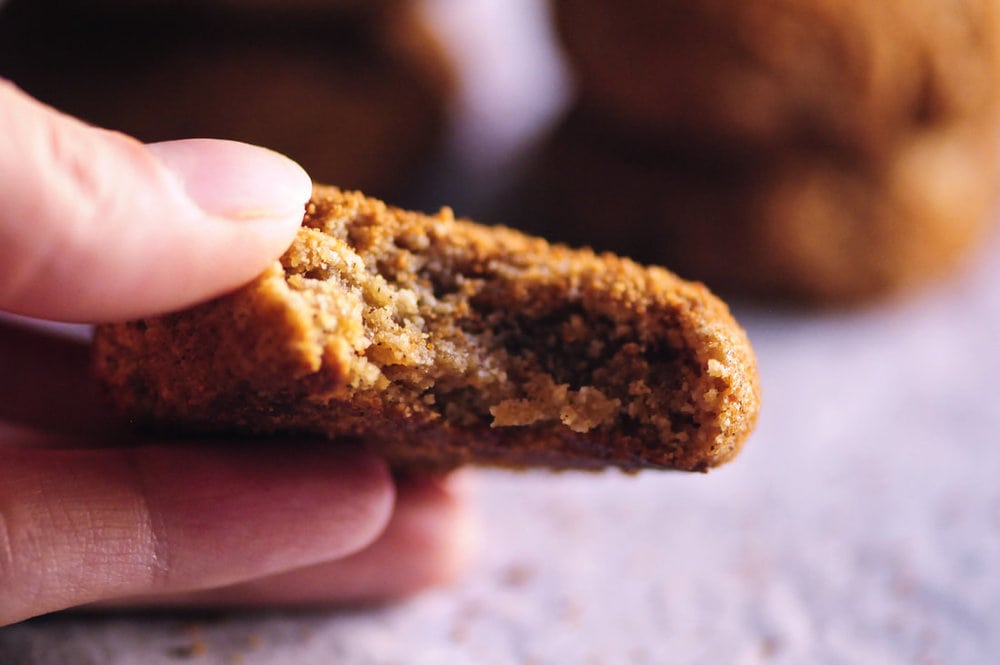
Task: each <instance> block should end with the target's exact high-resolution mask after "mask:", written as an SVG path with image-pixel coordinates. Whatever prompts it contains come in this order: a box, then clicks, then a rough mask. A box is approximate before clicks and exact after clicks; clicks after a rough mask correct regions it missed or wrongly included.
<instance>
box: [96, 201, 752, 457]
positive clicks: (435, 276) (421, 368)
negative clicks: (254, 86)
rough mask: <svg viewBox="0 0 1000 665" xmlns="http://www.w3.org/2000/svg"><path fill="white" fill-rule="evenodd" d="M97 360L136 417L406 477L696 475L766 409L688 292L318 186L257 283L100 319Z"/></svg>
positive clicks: (659, 275) (746, 364)
mask: <svg viewBox="0 0 1000 665" xmlns="http://www.w3.org/2000/svg"><path fill="white" fill-rule="evenodd" d="M94 359H95V369H96V374H97V376H98V377H99V378H100V380H101V382H102V383H103V384H104V386H105V387H106V388H107V391H108V393H109V394H110V396H111V398H112V399H113V400H114V401H115V402H116V403H117V405H118V406H119V407H120V408H121V409H122V410H123V411H124V412H125V413H126V414H129V415H130V416H132V417H134V418H137V419H140V420H144V421H147V422H150V423H158V424H161V425H167V426H170V427H180V428H186V429H193V430H208V431H223V432H229V433H244V434H245V433H253V434H276V433H296V434H312V435H321V436H325V437H329V438H330V439H332V440H334V441H335V443H336V445H342V446H357V447H361V448H364V449H367V450H372V451H375V452H377V453H378V454H381V455H384V456H385V457H387V458H388V459H389V460H390V462H391V463H392V464H393V465H395V466H396V467H397V468H404V469H422V470H428V469H447V468H453V467H456V466H459V465H462V464H470V463H474V464H486V465H495V466H502V467H513V468H522V467H528V466H544V467H551V468H557V469H570V468H575V469H600V468H604V467H608V466H616V467H620V468H623V469H626V470H637V469H642V468H659V469H682V470H690V471H703V470H705V469H707V468H709V467H712V466H715V465H718V464H720V463H722V462H725V461H727V460H729V459H730V458H732V457H733V456H734V455H735V454H736V453H737V452H738V450H739V449H740V446H741V445H742V443H743V441H744V439H745V438H746V437H747V436H748V434H749V433H750V431H751V430H752V428H753V426H754V423H755V421H756V416H757V410H758V401H759V388H758V378H757V373H756V364H755V359H754V355H753V351H752V349H751V347H750V345H749V343H748V341H747V338H746V335H745V333H744V331H743V330H742V329H741V328H740V327H739V325H738V324H737V323H736V322H735V321H734V320H733V318H732V316H731V315H730V313H729V310H728V309H727V307H726V306H725V305H724V304H723V303H722V302H721V301H719V300H718V299H717V298H715V297H714V296H713V295H711V294H710V293H709V292H708V290H707V289H706V288H705V287H704V286H702V285H700V284H693V283H689V282H685V281H682V280H680V279H679V278H677V277H676V276H675V275H673V274H672V273H670V272H668V271H666V270H664V269H662V268H657V267H643V266H640V265H638V264H636V263H633V262H632V261H630V260H627V259H622V258H618V257H615V256H612V255H608V254H604V255H597V254H594V253H593V252H591V251H589V250H574V249H569V248H567V247H564V246H559V245H550V244H549V243H547V242H545V241H544V240H541V239H538V238H532V237H529V236H526V235H523V234H521V233H519V232H516V231H513V230H511V229H507V228H503V227H486V226H481V225H478V224H475V223H472V222H469V221H463V220H456V219H454V218H453V216H452V213H451V211H450V210H448V209H444V210H442V211H441V212H439V213H438V214H437V215H435V216H427V215H422V214H418V213H413V212H406V211H403V210H399V209H395V208H391V207H387V206H386V205H385V204H383V203H381V202H380V201H377V200H374V199H369V198H365V197H364V196H363V195H361V194H358V193H351V192H342V191H340V190H338V189H335V188H330V187H317V188H316V189H315V192H314V196H313V199H312V201H311V203H310V204H309V206H308V208H307V212H306V215H305V220H304V224H303V227H302V229H301V230H300V232H299V234H298V236H297V238H296V239H295V241H294V243H293V244H292V246H291V247H290V249H289V250H288V251H287V252H286V253H285V255H284V256H283V257H282V258H281V260H280V262H278V263H275V264H274V265H273V266H272V267H271V268H270V269H269V270H267V271H266V272H265V273H264V274H263V275H261V276H260V277H259V278H258V279H257V280H256V281H254V282H253V283H251V284H250V285H248V286H246V287H244V288H242V289H240V290H238V291H236V292H234V293H232V294H230V295H227V296H224V297H222V298H219V299H217V300H215V301H212V302H209V303H206V304H203V305H200V306H197V307H194V308H192V309H190V310H187V311H184V312H179V313H176V314H170V315H166V316H163V317H159V318H152V319H145V320H140V321H133V322H129V323H122V324H115V325H104V326H100V327H99V328H98V330H97V333H96V337H95V341H94Z"/></svg>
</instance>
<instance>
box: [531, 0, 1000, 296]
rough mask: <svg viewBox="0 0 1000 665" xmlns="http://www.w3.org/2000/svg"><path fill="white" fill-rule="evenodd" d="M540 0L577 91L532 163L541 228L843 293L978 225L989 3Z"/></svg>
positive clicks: (685, 270) (889, 286)
mask: <svg viewBox="0 0 1000 665" xmlns="http://www.w3.org/2000/svg"><path fill="white" fill-rule="evenodd" d="M555 16H556V19H557V22H558V26H559V32H560V34H561V36H562V38H563V41H564V43H565V45H566V49H567V52H568V54H569V56H570V61H571V65H572V66H573V67H574V68H575V70H576V73H577V77H578V82H579V93H580V104H579V106H580V109H578V110H576V111H575V112H574V113H573V114H571V117H570V118H569V119H568V120H567V121H566V122H565V123H564V126H563V127H561V128H560V129H558V130H557V132H556V137H555V138H554V139H553V140H552V142H551V145H549V146H548V147H547V148H546V150H545V152H546V154H545V156H544V157H543V160H542V162H543V165H542V166H541V167H540V171H539V173H538V174H536V175H535V176H534V179H535V181H536V186H537V189H538V190H539V191H540V192H542V197H541V198H543V199H546V202H545V206H544V207H543V213H542V214H541V215H540V216H539V219H541V220H543V221H544V222H545V223H546V224H551V223H553V222H554V221H557V220H560V219H561V220H562V227H561V228H557V229H553V228H544V229H542V230H543V231H544V232H546V233H547V234H550V235H552V236H553V237H555V238H557V239H567V240H570V241H572V242H586V243H591V244H593V245H595V246H596V247H598V248H601V249H610V250H614V251H618V252H624V253H626V254H629V255H632V256H634V257H636V258H638V259H641V260H644V261H652V262H657V263H660V262H662V263H665V264H667V265H670V266H671V268H673V269H675V270H677V271H678V272H679V273H680V274H682V275H683V276H685V277H688V278H692V279H701V280H705V281H706V282H707V283H708V284H709V286H710V287H711V288H713V289H718V290H720V291H725V292H727V293H729V294H747V295H752V296H755V297H763V298H769V299H773V298H783V299H792V300H795V301H798V302H804V303H845V302H857V301H861V300H866V299H871V298H873V297H876V296H879V295H883V294H886V293H889V292H895V291H898V290H901V289H904V288H906V287H909V286H912V285H916V284H921V283H924V282H926V281H928V280H929V279H931V278H933V277H936V276H938V275H940V274H942V273H943V272H946V271H947V270H948V269H950V268H952V267H953V266H954V265H955V264H956V263H957V262H958V261H959V259H960V258H961V257H963V256H964V255H965V254H966V253H967V250H968V249H969V248H970V247H972V246H973V245H974V244H975V243H976V241H977V240H978V239H979V238H980V237H982V233H983V231H984V230H985V229H986V228H987V227H988V226H989V223H990V221H991V217H992V214H993V205H994V200H995V194H996V184H995V183H996V177H997V174H998V154H1000V153H998V143H997V136H998V134H997V131H996V127H997V124H998V120H1000V5H998V4H997V3H994V2H992V1H990V0H963V1H961V2H952V1H951V0H916V1H911V0H889V1H886V2H852V1H850V0H761V1H760V2H743V1H741V0H697V1H696V2H658V1H655V0H628V1H625V2H610V1H609V0H596V1H595V2H571V1H569V0H556V2H555ZM581 109H582V110H581ZM612 216H613V217H614V218H615V222H614V223H613V224H609V223H608V222H607V221H606V220H607V219H609V218H611V217H612Z"/></svg>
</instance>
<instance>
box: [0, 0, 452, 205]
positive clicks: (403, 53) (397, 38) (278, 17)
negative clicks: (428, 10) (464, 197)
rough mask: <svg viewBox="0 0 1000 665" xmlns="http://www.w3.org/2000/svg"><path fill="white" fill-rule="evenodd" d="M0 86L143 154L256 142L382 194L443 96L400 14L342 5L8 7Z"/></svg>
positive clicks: (421, 152) (430, 126)
mask: <svg viewBox="0 0 1000 665" xmlns="http://www.w3.org/2000/svg"><path fill="white" fill-rule="evenodd" d="M350 7H353V8H354V9H353V10H351V11H348V9H349V8H350ZM0 75H2V76H5V77H7V78H10V79H12V80H13V81H14V82H15V83H17V84H18V85H19V86H21V87H22V88H23V89H25V90H26V91H27V92H28V93H30V94H32V95H34V96H35V97H37V98H39V99H40V100H42V101H44V102H46V103H48V104H51V105H53V106H55V107H56V108H59V109H60V110H63V111H66V112H68V113H70V114H73V115H75V116H78V117H80V118H82V119H84V120H86V121H88V122H91V123H94V124H96V125H100V126H103V127H108V128H112V129H117V130H121V131H124V132H126V133H129V134H132V135H134V136H137V137H138V138H140V139H141V140H143V141H161V140H168V139H178V138H189V137H214V138H228V139H235V140H240V141H247V142H250V143H256V144H260V145H264V146H267V147H269V148H272V149H275V150H278V151H280V152H283V153H285V154H287V155H289V156H291V157H292V158H293V159H295V160H297V161H299V162H300V163H301V164H302V165H303V166H304V167H305V168H306V170H307V171H309V173H310V175H312V176H313V178H314V179H315V180H318V181H323V182H334V183H338V184H339V185H341V186H343V187H349V188H363V189H365V190H367V191H371V192H373V193H380V194H382V195H385V194H388V193H392V192H394V191H395V190H396V189H398V188H399V187H401V186H402V185H403V184H405V182H406V181H407V180H408V179H409V178H410V176H411V173H412V171H413V170H414V167H415V165H416V164H418V163H420V162H421V161H423V160H426V159H428V158H429V157H428V156H429V155H430V154H432V153H433V152H434V151H435V150H436V149H437V148H438V147H439V144H440V142H441V141H442V139H443V136H444V133H445V130H446V127H447V123H448V113H449V101H450V98H451V94H452V89H453V75H452V68H451V64H450V62H449V61H448V59H447V57H446V56H445V54H444V51H443V50H442V49H441V48H440V45H439V43H438V41H437V39H436V38H435V36H434V35H433V34H432V33H431V31H430V29H429V28H428V26H427V25H425V24H424V22H423V21H422V19H421V18H420V17H419V16H418V14H417V12H416V11H415V9H414V8H413V6H412V3H409V2H372V3H368V4H365V3H360V2H353V1H349V0H338V2H334V3H332V4H331V5H330V6H329V7H327V6H326V5H320V3H318V2H296V3H289V4H288V5H283V4H280V3H265V2H263V1H262V0H259V1H257V2H253V3H249V4H248V5H247V6H245V7H244V6H243V5H241V4H239V3H236V2H229V3H217V4H216V3H208V2H203V1H202V2H196V1H193V0H191V1H189V2H173V3H170V2H166V1H165V0H146V1H145V2H138V3H119V2H107V1H105V2H100V3H93V4H91V3H73V2H65V1H61V0H11V1H10V2H9V4H8V5H7V6H5V7H4V9H3V10H2V11H0Z"/></svg>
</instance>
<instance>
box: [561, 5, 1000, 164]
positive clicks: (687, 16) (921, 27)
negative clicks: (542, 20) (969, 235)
mask: <svg viewBox="0 0 1000 665" xmlns="http://www.w3.org/2000/svg"><path fill="white" fill-rule="evenodd" d="M554 15H555V17H556V23H557V26H558V29H559V30H558V32H559V34H560V36H561V38H562V42H563V44H564V46H565V48H566V51H567V54H568V56H569V59H570V63H571V66H572V68H573V69H574V71H575V73H576V75H577V78H578V83H579V89H580V94H581V98H582V99H583V100H584V103H585V104H586V105H587V106H589V107H591V108H594V109H597V110H598V111H600V112H602V113H605V114H607V115H609V116H611V117H614V118H616V120H617V121H618V122H620V123H622V124H624V125H627V126H630V127H633V128H635V129H638V130H641V131H644V132H646V133H649V134H655V135H661V136H668V137H674V138H677V137H683V139H684V140H685V141H698V142H700V143H702V144H715V145H718V144H724V145H725V146H726V147H727V149H729V148H734V147H736V148H740V149H743V150H756V149H758V148H761V147H763V148H765V149H768V150H770V149H773V148H774V147H775V146H787V145H793V146H796V147H814V146H823V147H827V148H830V149H834V150H837V151H841V152H850V153H859V154H862V155H869V154H880V153H884V152H886V151H894V150H896V149H897V146H898V145H899V143H901V142H908V141H910V140H912V138H913V137H914V136H915V135H917V134H922V133H927V132H931V133H933V132H937V131H940V130H947V129H948V128H950V127H953V126H957V125H974V126H978V127H979V128H980V130H981V131H982V130H983V129H984V128H985V127H992V126H993V124H994V123H995V121H996V110H997V98H998V88H997V83H998V77H1000V6H998V5H997V4H996V3H994V2H992V0H965V1H963V2H953V1H951V0H917V1H913V0H883V1H882V2H852V1H851V0H760V1H757V2H743V1H741V0H697V1H695V2H660V1H658V0H623V1H620V2H619V1H617V0H595V1H593V2H574V1H573V0H556V1H555V6H554Z"/></svg>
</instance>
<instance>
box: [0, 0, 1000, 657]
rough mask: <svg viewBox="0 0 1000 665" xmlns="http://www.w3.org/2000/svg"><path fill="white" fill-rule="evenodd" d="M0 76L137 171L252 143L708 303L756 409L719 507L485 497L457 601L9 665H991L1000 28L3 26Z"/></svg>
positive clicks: (533, 7) (295, 16)
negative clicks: (752, 374)
mask: <svg viewBox="0 0 1000 665" xmlns="http://www.w3.org/2000/svg"><path fill="white" fill-rule="evenodd" d="M0 75H3V76H5V77H8V78H11V79H13V80H14V81H15V82H17V83H18V84H19V85H21V86H22V87H23V88H24V89H26V90H27V91H28V92H29V93H31V94H33V95H35V96H36V97H38V98H39V99H42V100H43V101H46V102H49V103H51V104H53V105H54V106H57V107H58V108H61V109H63V110H66V111H69V112H71V113H73V114H75V115H78V116H80V117H82V118H84V119H86V120H89V121H91V122H94V123H96V124H99V125H103V126H108V127H113V128H116V129H121V130H123V131H127V132H129V133H132V134H135V135H137V136H138V137H140V138H141V139H143V140H148V141H152V140H163V139H169V138H184V137H191V136H215V137H223V138H235V139H239V140H246V141H251V142H255V143H261V144H264V145H267V146H269V147H272V148H275V149H278V150H281V151H284V152H286V153H288V154H289V155H291V156H292V157H294V158H295V159H297V160H299V161H300V162H301V163H303V165H305V166H306V168H307V170H309V171H310V173H311V174H312V175H313V177H314V179H316V180H317V181H320V182H327V183H331V184H336V185H340V186H343V187H347V188H360V189H362V190H363V191H365V192H366V193H368V194H371V195H376V196H379V197H382V198H385V199H386V200H388V201H389V202H390V203H394V204H398V205H403V206H409V207H415V208H418V209H422V210H428V211H433V210H434V209H436V208H437V207H439V206H442V205H449V206H452V207H453V208H454V209H455V210H456V212H457V213H458V214H459V215H467V216H471V217H474V218H476V219H478V220H480V221H484V222H488V223H504V224H507V225H510V226H515V227H519V228H523V229H526V230H528V231H531V232H535V233H540V234H544V235H546V236H547V237H550V238H553V239H557V240H562V241H566V242H570V243H573V244H589V245H592V246H594V247H596V248H598V249H601V250H612V251H616V252H621V253H625V254H627V255H630V256H633V257H635V258H637V259H639V260H642V261H644V262H653V263H660V264H663V265H666V266H667V267H669V268H671V269H674V270H676V271H677V272H678V273H679V274H681V275H682V276H684V277H687V278H691V279H699V280H704V281H705V282H706V283H707V284H708V285H709V286H710V287H712V288H713V289H714V290H717V291H718V292H719V293H721V294H722V295H724V296H725V297H726V298H727V300H729V302H730V303H731V304H732V306H733V308H734V311H735V313H736V315H737V318H738V319H739V320H740V321H741V323H743V324H744V325H745V326H746V327H747V329H748V332H749V334H750V337H751V340H752V342H753V343H754V346H755V348H756V350H757V352H758V355H759V362H760V368H761V373H762V380H763V388H764V396H763V410H762V418H761V422H760V425H759V427H758V430H757V432H756V433H755V434H754V435H753V437H752V438H751V440H750V441H749V442H748V443H747V446H746V449H745V451H744V452H743V453H742V454H741V456H740V457H739V458H738V459H737V460H736V461H735V462H733V463H731V464H730V465H728V466H726V467H724V468H722V469H719V470H716V471H713V472H711V473H710V474H708V475H707V476H703V475H694V476H689V475H681V474H670V473H668V474H663V473H649V472H647V473H643V474H639V475H637V476H624V475H621V474H618V473H606V474H600V475H591V474H572V473H565V474H549V473H535V472H532V473H518V474H512V473H507V472H493V471H481V472H477V473H476V476H477V482H476V485H477V491H476V495H475V496H476V498H475V501H476V509H477V510H478V512H479V513H480V516H481V518H480V522H481V525H482V527H481V534H480V537H479V544H478V549H477V552H476V554H475V557H474V561H473V563H472V566H471V569H470V571H469V573H468V574H467V575H466V576H465V577H464V578H463V579H462V580H461V581H460V582H459V583H457V584H456V585H454V586H453V587H450V588H444V589H438V590H433V591H430V592H427V593H424V594H421V595H419V596H417V597H415V598H412V599H410V600H407V601H405V602H402V603H399V604H395V605H391V606H386V607H378V608H364V609H354V610H342V611H336V612H309V613H293V614H288V613H282V612H263V613H253V614H241V615H226V614H223V615H214V616H197V617H192V616H185V615H175V616H157V617H150V616H141V617H140V616H128V615H115V616H76V615H64V616H55V617H46V618H42V619H38V620H34V621H30V622H27V623H24V624H20V625H17V626H13V627H9V628H4V629H0V663H3V664H4V665H7V664H8V663H11V664H12V665H14V664H21V663H24V664H31V665H35V664H42V663H74V664H76V663H84V664H89V663H95V664H96V663H114V664H124V663H174V662H177V661H178V660H182V659H190V660H191V661H192V662H199V663H202V662H204V663H236V662H238V663H286V662H295V663H306V664H311V663H317V664H319V663H330V662H337V663H344V664H347V665H354V664H364V665H367V664H369V663H372V664H374V663H379V664H386V663H465V662H472V663H503V664H506V663H517V664H519V665H520V664H542V663H567V662H571V663H594V664H597V663H609V664H611V663H666V662H671V663H720V662H721V663H802V662H810V663H927V664H930V663H970V664H971V663H987V662H993V659H994V658H995V654H998V653H1000V574H998V573H997V572H996V564H997V562H998V561H1000V482H998V481H997V478H998V475H1000V408H997V405H996V398H995V396H994V394H995V390H996V377H997V376H1000V293H998V290H997V289H996V288H995V285H996V284H998V283H1000V263H998V261H997V259H998V258H1000V239H998V237H997V230H996V224H995V223H994V219H995V217H996V213H995V195H996V185H997V158H998V152H997V136H998V131H997V129H998V123H997V120H998V109H1000V101H998V100H1000V86H998V84H997V81H998V78H1000V3H997V2H995V1H994V0H970V1H969V2H965V3H961V4H959V3H954V2H949V1H946V0H925V1H924V2H920V3H912V2H908V1H905V0H886V1H884V2H881V3H870V4H863V3H852V2H849V0H766V1H762V2H754V3H750V2H741V1H740V0H698V1H697V2H693V3H690V2H689V3H681V2H661V1H657V0H628V1H625V0H616V1H614V2H612V1H611V0H590V1H589V2H586V3H583V2H572V1H570V0H552V1H551V2H549V1H546V0H423V1H418V0H327V1H321V0H311V1H310V0H297V1H296V2H285V3H278V2H266V1H265V0H255V1H254V2H250V1H238V0H225V1H223V0H134V1H132V2H126V1H125V0H121V1H115V0H99V1H96V0H95V1H94V2H89V3H77V2H68V1H61V0H6V2H3V1H2V0H0ZM192 645H199V648H198V649H193V648H191V647H192Z"/></svg>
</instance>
